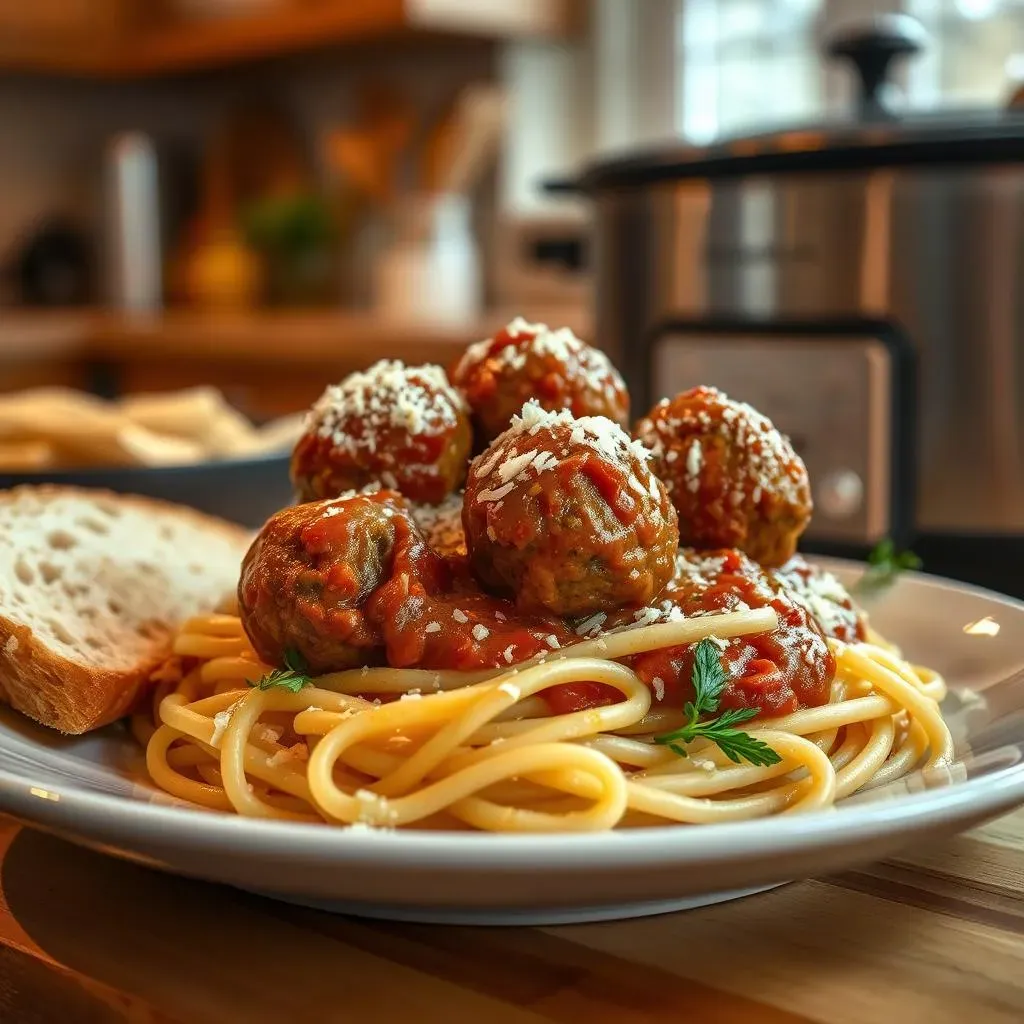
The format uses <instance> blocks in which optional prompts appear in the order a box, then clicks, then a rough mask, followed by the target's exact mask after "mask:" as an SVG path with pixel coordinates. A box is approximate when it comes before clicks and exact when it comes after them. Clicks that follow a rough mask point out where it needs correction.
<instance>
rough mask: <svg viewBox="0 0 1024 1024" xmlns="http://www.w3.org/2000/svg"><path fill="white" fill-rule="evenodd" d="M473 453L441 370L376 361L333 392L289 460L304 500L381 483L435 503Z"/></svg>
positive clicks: (457, 400) (462, 409) (459, 403)
mask: <svg viewBox="0 0 1024 1024" xmlns="http://www.w3.org/2000/svg"><path fill="white" fill-rule="evenodd" d="M471 447H472V434H471V430H470V426H469V418H468V415H467V411H466V406H465V403H464V402H463V400H462V397H461V396H460V395H459V393H458V392H457V391H456V390H455V389H454V388H453V387H452V386H451V384H449V383H448V378H447V377H446V376H445V373H444V370H442V369H441V367H439V366H403V365H402V363H399V362H386V361H381V362H379V363H376V364H375V365H374V366H372V367H370V369H369V370H367V371H365V372H361V373H353V374H351V375H350V376H349V377H346V378H345V380H343V381H342V382H341V383H340V384H334V385H331V386H330V387H329V388H327V390H326V391H325V392H324V393H323V395H322V396H321V397H320V399H319V400H318V401H317V403H316V404H315V405H314V406H313V408H312V410H311V411H310V415H309V419H308V421H307V423H306V430H305V433H304V434H303V436H302V437H301V438H300V439H299V442H298V444H297V445H296V446H295V451H294V452H293V454H292V466H291V473H292V482H293V483H294V484H295V488H296V491H297V492H298V495H299V499H300V500H301V501H316V500H317V499H319V498H333V497H337V496H338V495H339V494H342V493H344V492H345V491H350V490H359V489H360V488H362V487H365V486H366V485H367V484H369V483H378V482H379V483H381V484H383V485H384V486H385V487H390V488H393V489H395V490H397V491H400V492H401V493H402V494H404V495H405V496H406V497H407V498H410V499H411V500H413V501H422V502H428V503H430V504H437V503H438V502H441V501H443V500H444V498H445V497H446V496H447V495H448V494H450V493H451V492H452V491H453V490H454V489H455V488H456V487H458V485H459V484H460V483H461V482H462V479H463V477H464V476H465V473H466V464H467V462H468V460H469V453H470V448H471Z"/></svg>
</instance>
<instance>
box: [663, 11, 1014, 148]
mask: <svg viewBox="0 0 1024 1024" xmlns="http://www.w3.org/2000/svg"><path fill="white" fill-rule="evenodd" d="M864 7H870V9H871V10H873V11H877V12H882V11H891V12H903V13H907V14H910V15H912V16H913V17H915V18H916V19H917V20H918V21H920V22H921V23H922V25H923V26H924V28H925V30H926V32H927V33H928V36H929V40H930V42H929V45H928V48H927V50H926V51H925V52H924V53H922V54H919V55H918V56H915V57H913V58H910V59H909V60H908V61H907V62H906V66H905V73H901V74H899V76H898V79H897V80H898V82H899V83H900V85H901V86H902V87H903V89H904V94H905V95H904V103H905V105H906V107H907V108H908V109H913V110H928V109H934V108H936V107H957V106H974V107H979V106H989V107H992V106H1002V105H1003V104H1004V103H1005V102H1006V101H1007V99H1008V98H1009V95H1010V93H1011V92H1012V91H1013V88H1014V86H1015V85H1018V84H1020V83H1021V82H1024V0H873V2H872V3H870V4H864V5H863V6H862V5H861V4H859V3H851V2H850V0H679V8H678V12H679V17H678V19H677V28H678V32H677V35H678V54H679V74H678V80H677V87H676V94H677V97H678V101H679V103H678V110H677V116H676V125H677V128H678V130H679V131H681V133H682V134H683V135H684V136H686V137H687V138H689V139H691V140H693V141H695V142H707V141H709V140H710V139H713V138H715V137H718V136H722V135H734V134H740V133H745V132H751V131H761V130H770V129H771V128H772V127H773V125H774V124H777V123H779V122H784V123H787V124H793V123H794V122H799V121H801V120H813V119H817V118H821V117H824V116H825V115H826V114H827V113H833V114H838V113H840V112H841V111H842V110H846V109H848V108H849V98H850V96H851V95H852V93H851V91H850V89H849V82H848V81H846V82H845V83H844V84H845V85H846V86H847V88H845V89H841V90H840V89H834V88H830V84H831V83H830V82H829V81H827V80H826V74H825V66H826V62H827V59H826V58H824V57H823V56H822V54H821V46H820V40H821V39H822V38H823V37H826V36H827V35H828V33H829V32H830V31H831V30H833V29H834V28H836V27H837V26H838V25H839V23H840V22H845V21H848V20H849V19H850V18H851V17H857V16H858V14H859V13H860V11H861V10H863V8H864ZM864 13H867V12H866V11H865V12H864ZM845 75H846V73H845V72H842V73H840V72H837V73H836V79H837V80H838V79H839V78H840V77H843V76H845ZM831 77H832V76H828V78H831Z"/></svg>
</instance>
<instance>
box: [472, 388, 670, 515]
mask: <svg viewBox="0 0 1024 1024" xmlns="http://www.w3.org/2000/svg"><path fill="white" fill-rule="evenodd" d="M557 428H565V429H566V430H567V431H568V434H569V442H570V443H571V444H573V445H576V446H586V447H589V448H591V449H593V450H594V451H595V452H596V453H597V454H598V455H600V456H601V457H602V458H604V459H608V460H610V461H613V462H616V463H620V464H622V463H629V462H630V461H635V462H637V463H639V464H640V465H643V464H645V463H646V461H647V459H649V458H650V456H651V453H650V451H648V449H647V448H646V447H645V446H644V445H643V443H642V442H640V441H634V440H632V439H631V438H630V436H629V435H628V434H627V433H626V432H625V431H624V430H623V429H622V427H620V426H619V425H618V424H617V423H614V422H612V420H609V419H606V418H605V417H604V416H582V417H580V418H579V419H576V418H575V417H574V416H573V415H572V413H571V412H569V410H568V409H560V410H558V411H557V412H554V411H550V410H546V409H542V408H541V406H540V405H539V404H538V403H537V402H527V403H526V404H525V405H524V406H523V409H522V412H521V413H520V414H519V415H518V416H513V417H512V422H511V423H510V424H509V428H508V430H506V431H505V433H504V434H501V435H499V436H498V437H497V438H495V440H494V441H493V442H492V444H491V447H490V448H489V449H488V451H486V452H485V453H484V454H483V455H481V456H480V457H479V458H478V459H477V460H476V462H475V464H474V466H473V469H472V473H473V476H474V477H475V478H476V479H478V480H483V479H486V478H489V477H494V478H496V480H495V482H496V483H497V484H498V486H496V487H493V488H485V489H484V490H482V491H480V493H479V494H478V495H477V498H478V499H479V500H480V501H499V500H500V499H502V498H504V497H505V495H506V494H508V493H509V492H510V491H511V490H512V489H513V487H515V485H516V484H517V483H519V482H520V481H522V480H526V479H529V478H530V475H531V473H532V477H533V478H534V479H535V478H536V477H539V476H540V475H541V474H543V473H545V472H547V471H548V470H550V469H553V468H554V467H555V466H557V465H558V463H559V458H558V456H557V455H555V454H554V453H552V452H550V451H548V450H543V449H538V448H528V449H527V450H526V451H524V452H519V451H516V450H515V448H516V443H517V442H518V441H519V439H520V438H524V437H535V436H536V435H537V434H538V433H540V431H542V430H544V431H552V430H555V429H557ZM566 454H568V452H567V451H563V452H562V455H563V456H564V455H566ZM652 481H654V477H653V474H651V473H649V472H645V473H644V479H643V480H641V479H639V478H638V477H637V476H636V474H635V473H633V474H631V475H630V478H629V485H630V487H632V488H633V489H634V490H635V491H636V492H637V493H638V494H640V495H643V496H645V497H646V495H647V494H648V493H651V495H652V497H657V490H656V488H657V483H656V482H654V483H653V484H652Z"/></svg>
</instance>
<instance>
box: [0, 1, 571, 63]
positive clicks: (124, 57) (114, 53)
mask: <svg viewBox="0 0 1024 1024" xmlns="http://www.w3.org/2000/svg"><path fill="white" fill-rule="evenodd" d="M584 14H585V0H358V2H357V0H302V2H298V3H296V4H295V6H288V7H283V8H282V9H281V10H278V11H271V12H266V13H262V14H254V15H246V16H238V17H231V18H228V17H224V18H216V19H210V20H199V21H195V20H193V21H187V22H184V21H183V22H175V23H172V24H169V25H167V24H163V25H158V26H153V27H149V28H138V29H135V30H130V31H126V32H124V33H123V34H121V35H120V36H114V37H111V38H110V39H109V40H107V41H106V42H97V41H95V40H88V41H86V40H75V41H74V42H73V43H72V42H70V41H67V40H65V41H63V42H61V43H56V42H55V43H53V44H52V45H48V44H46V43H45V42H38V43H36V44H34V45H29V44H26V42H25V41H24V40H19V41H17V43H14V42H11V41H3V40H0V68H3V69H8V70H21V71H36V72H44V73H51V74H66V75H76V76H88V77H96V78H141V77H147V76H159V75H172V74H179V73H185V72H190V71H199V70H203V69H212V68H223V67H226V66H230V65H234V64H240V63H244V62H246V61H253V60H260V59H264V58H269V57H278V56H283V55H286V54H291V53H297V52H301V51H304V50H309V49H314V48H325V47H332V46H344V45H357V44H359V43H367V42H371V41H380V40H389V39H402V38H406V39H417V38H421V39H429V38H431V37H436V38H453V37H460V36H461V37H468V38H479V39H510V38H531V37H532V38H544V39H565V38H569V37H571V36H573V35H574V34H575V33H576V32H577V31H578V30H579V29H580V27H581V25H582V23H583V20H584Z"/></svg>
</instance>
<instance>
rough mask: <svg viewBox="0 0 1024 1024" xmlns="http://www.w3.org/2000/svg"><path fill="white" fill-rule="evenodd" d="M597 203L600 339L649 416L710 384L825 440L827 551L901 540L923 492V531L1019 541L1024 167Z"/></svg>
mask: <svg viewBox="0 0 1024 1024" xmlns="http://www.w3.org/2000/svg"><path fill="white" fill-rule="evenodd" d="M593 199H594V202H595V210H596V225H597V231H596V282H595V285H596V308H597V324H598V339H597V341H598V344H600V345H601V346H602V347H603V348H605V349H607V350H608V351H609V352H610V353H611V354H612V355H613V357H614V358H615V359H616V360H617V361H618V362H619V364H620V365H621V366H623V367H624V369H625V372H626V376H627V377H628V383H629V385H630V389H631V392H632V393H633V395H634V396H635V412H636V413H637V414H639V413H641V412H642V411H643V410H644V408H645V407H646V405H647V404H649V403H650V402H652V401H654V400H656V399H658V398H660V397H662V396H664V395H667V394H670V393H673V392H674V391H676V390H679V389H680V388H683V387H686V386H690V385H692V384H695V383H699V382H700V383H714V384H724V385H725V386H727V387H731V388H732V389H733V390H736V389H737V388H740V389H741V390H744V391H746V392H747V393H741V394H737V395H736V396H735V397H738V398H743V399H746V400H748V401H751V403H752V404H755V405H758V404H760V405H763V406H764V407H765V408H764V411H765V412H766V413H768V414H769V415H771V416H773V418H775V419H776V420H777V421H778V422H779V423H780V425H781V426H782V427H783V428H784V429H787V430H788V431H789V432H790V433H793V434H794V435H803V436H805V437H806V438H807V439H813V442H811V441H810V440H809V442H808V443H811V444H812V448H813V451H812V455H813V459H811V460H809V462H811V461H813V462H814V463H816V465H812V466H811V470H812V477H815V476H816V477H817V479H818V481H819V482H821V481H824V483H821V484H820V486H822V487H825V488H826V491H825V492H824V493H822V492H820V491H819V493H816V499H817V504H818V518H817V520H816V521H818V522H821V521H822V507H823V506H824V507H825V508H826V510H828V509H832V510H833V511H834V512H835V513H836V514H835V515H831V514H830V513H829V512H828V511H826V513H825V514H824V517H823V519H824V521H823V524H822V526H821V536H822V537H825V538H826V539H839V540H848V541H855V542H864V543H868V542H870V541H872V540H873V539H875V538H877V537H878V536H882V535H884V534H885V533H886V532H889V530H890V528H891V523H890V522H888V515H889V513H888V512H885V511H884V509H885V508H886V506H887V504H890V505H891V502H892V499H893V497H894V495H896V493H897V492H898V491H899V490H900V488H901V487H902V488H904V489H905V490H906V489H907V488H908V486H909V487H910V488H911V489H912V494H911V495H910V496H911V497H912V498H914V499H915V501H914V505H915V511H914V512H913V519H914V525H915V526H916V528H917V529H919V530H926V531H938V532H961V533H962V532H979V533H989V534H991V533H1004V532H1011V533H1018V534H1019V533H1024V467H1022V449H1024V167H1022V166H1020V165H1015V164H1001V165H997V164H993V165H991V166H986V165H969V166H959V167H949V168H946V169H943V168H942V167H940V166H906V167H898V168H881V169H868V170H859V171H849V172H841V171H834V172H833V171H829V172H827V173H826V172H822V173H799V172H793V173H773V174H770V175H765V176H747V177H742V176H737V177H722V178H716V179H692V178H691V179H680V180H678V181H668V182H659V183H656V184H650V185H644V186H634V187H619V188H611V187H607V188H598V189H597V190H596V191H595V193H594V195H593ZM893 339H896V341H897V342H898V344H896V345H895V347H893V344H894V343H893ZM829 346H832V348H831V349H830V348H829ZM900 346H902V347H903V348H904V349H905V350H906V351H905V352H904V355H905V356H906V357H907V360H908V361H907V362H905V363H903V364H901V366H900V367H897V366H896V365H895V364H894V363H892V362H891V357H892V356H893V355H894V353H896V352H897V350H898V349H899V347H900ZM880 353H881V354H880ZM826 355H829V358H825V356H826ZM701 373H703V374H704V375H705V376H706V375H708V374H710V375H711V376H712V377H716V378H719V379H710V380H703V381H698V380H696V379H694V378H695V377H696V376H697V375H698V374H701ZM901 374H902V375H903V376H904V377H909V378H910V379H909V381H907V380H905V381H904V382H903V384H898V382H897V378H898V377H899V376H900V375H901ZM900 420H904V421H905V422H904V427H905V429H904V430H903V433H902V436H901V437H900V438H898V437H897V434H898V433H899V432H898V431H897V423H898V421H900ZM897 444H899V445H902V446H903V449H904V455H905V454H906V452H907V451H909V452H910V453H911V454H910V456H909V457H901V458H900V459H897V457H896V446H897ZM908 445H909V447H908ZM851 467H852V468H851ZM844 473H845V474H846V475H845V476H844ZM844 480H845V484H843V481H844ZM837 481H838V484H837ZM858 486H859V487H860V492H859V494H858V493H857V488H858ZM836 487H838V491H837V490H836ZM844 487H845V490H843V488H844ZM829 488H831V490H829ZM844 495H845V498H844ZM844 501H845V506H844ZM879 510H883V511H881V512H880V511H879Z"/></svg>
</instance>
